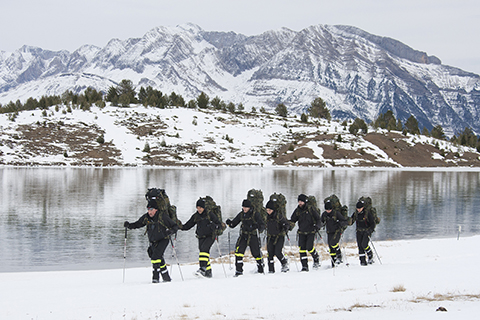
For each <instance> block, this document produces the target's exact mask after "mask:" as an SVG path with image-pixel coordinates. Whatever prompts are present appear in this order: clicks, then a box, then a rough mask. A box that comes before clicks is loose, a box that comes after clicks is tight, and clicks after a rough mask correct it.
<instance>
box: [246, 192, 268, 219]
mask: <svg viewBox="0 0 480 320" xmlns="http://www.w3.org/2000/svg"><path fill="white" fill-rule="evenodd" d="M247 199H248V200H250V202H251V203H252V206H253V211H254V212H258V213H260V215H261V217H262V219H263V221H264V222H265V221H267V210H266V209H265V207H264V206H263V192H262V190H256V189H251V190H249V191H248V192H247Z"/></svg>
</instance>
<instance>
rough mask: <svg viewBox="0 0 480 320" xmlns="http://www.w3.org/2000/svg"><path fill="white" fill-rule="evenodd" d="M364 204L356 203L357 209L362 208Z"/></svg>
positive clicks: (361, 202)
mask: <svg viewBox="0 0 480 320" xmlns="http://www.w3.org/2000/svg"><path fill="white" fill-rule="evenodd" d="M364 205H365V203H364V202H363V201H358V202H357V209H360V208H363V207H364Z"/></svg>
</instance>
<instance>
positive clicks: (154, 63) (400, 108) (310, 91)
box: [0, 24, 480, 136]
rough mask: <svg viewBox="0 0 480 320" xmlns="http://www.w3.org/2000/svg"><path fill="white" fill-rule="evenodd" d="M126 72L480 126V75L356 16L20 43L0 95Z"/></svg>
mask: <svg viewBox="0 0 480 320" xmlns="http://www.w3.org/2000/svg"><path fill="white" fill-rule="evenodd" d="M122 79H128V80H132V81H133V83H134V84H135V85H136V86H137V88H139V87H140V86H144V87H147V86H152V87H153V88H156V89H159V90H161V91H162V92H164V93H168V94H169V93H171V92H172V91H173V92H175V93H177V94H181V95H182V96H183V97H184V98H185V100H186V101H188V100H190V99H193V98H195V97H197V96H198V94H200V92H205V93H206V94H208V95H209V96H210V97H214V96H219V97H220V98H221V99H222V100H224V101H227V102H229V101H231V102H234V103H236V104H238V103H243V104H244V105H245V107H246V108H247V110H249V109H250V108H251V107H256V108H257V109H259V108H260V107H265V108H267V109H269V108H270V109H271V108H274V107H275V106H276V105H277V104H278V103H285V104H286V105H287V107H288V108H289V109H290V110H291V111H295V112H299V113H300V112H301V111H303V110H305V108H307V107H308V106H309V105H310V103H311V102H312V101H313V100H314V99H315V98H316V97H322V98H323V99H324V100H325V101H326V103H327V107H328V108H329V109H330V110H331V112H332V115H333V116H334V117H336V118H339V119H346V118H355V117H359V118H362V119H364V120H373V119H374V118H375V117H376V115H378V114H379V113H384V112H386V111H387V110H389V109H391V110H393V112H394V114H395V115H396V117H397V118H398V119H401V120H402V121H405V120H406V119H407V118H408V117H409V116H410V115H414V116H415V117H416V119H417V120H418V122H419V124H420V127H423V126H426V127H427V128H428V129H429V130H430V129H431V128H432V127H433V126H434V125H438V124H440V125H442V127H443V128H444V130H445V133H446V134H447V135H449V136H450V135H452V134H453V133H457V132H459V131H462V130H463V129H464V128H465V127H467V126H468V127H471V128H472V129H473V130H474V131H475V132H480V122H479V121H478V119H479V118H480V111H479V110H480V108H479V104H480V94H479V90H480V77H479V76H478V75H476V74H473V73H469V72H465V71H462V70H460V69H457V68H454V67H449V66H445V65H442V64H441V61H440V59H438V58H437V57H435V56H428V55H427V54H426V53H425V52H421V51H418V50H415V49H412V48H410V47H408V46H407V45H405V44H403V43H401V42H399V41H397V40H394V39H390V38H387V37H380V36H376V35H372V34H369V33H367V32H365V31H363V30H360V29H358V28H355V27H350V26H329V25H316V26H311V27H308V28H305V29H304V30H301V31H298V32H295V31H292V30H289V29H286V28H282V29H279V30H275V31H267V32H264V33H262V34H260V35H256V36H250V37H247V36H244V35H241V34H236V33H234V32H228V33H227V32H214V31H204V30H202V29H201V28H200V27H198V26H196V25H192V24H186V25H181V26H178V27H175V28H167V27H157V28H154V29H152V30H150V31H149V32H147V33H146V34H145V35H144V36H143V37H141V38H132V39H126V40H119V39H112V40H111V41H110V42H109V43H108V44H107V45H106V46H105V47H104V48H98V47H94V46H89V45H84V46H82V47H80V48H79V49H78V50H76V51H75V52H73V53H69V52H67V51H59V52H52V51H48V50H43V49H41V48H35V47H29V46H24V47H22V48H20V49H18V50H17V51H15V52H13V53H11V54H7V53H5V52H2V54H0V103H3V104H5V103H8V102H9V101H16V100H17V99H20V100H21V101H25V100H26V99H27V98H29V97H36V98H38V97H41V96H42V95H52V94H57V95H61V94H62V93H64V92H65V91H66V90H72V91H74V92H81V91H82V90H84V89H85V88H86V87H87V86H92V87H94V88H95V89H97V90H102V91H104V92H106V91H107V90H108V88H109V87H110V86H112V85H114V84H116V83H118V82H120V81H121V80H122Z"/></svg>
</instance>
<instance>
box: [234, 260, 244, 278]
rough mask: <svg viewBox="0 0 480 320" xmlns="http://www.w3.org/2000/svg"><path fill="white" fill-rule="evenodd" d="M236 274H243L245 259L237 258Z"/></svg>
mask: <svg viewBox="0 0 480 320" xmlns="http://www.w3.org/2000/svg"><path fill="white" fill-rule="evenodd" d="M235 270H236V273H235V274H243V258H242V257H239V256H235Z"/></svg>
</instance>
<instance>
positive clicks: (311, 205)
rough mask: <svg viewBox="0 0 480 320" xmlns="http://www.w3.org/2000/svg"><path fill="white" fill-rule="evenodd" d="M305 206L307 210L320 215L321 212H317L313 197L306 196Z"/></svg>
mask: <svg viewBox="0 0 480 320" xmlns="http://www.w3.org/2000/svg"><path fill="white" fill-rule="evenodd" d="M305 205H306V206H307V209H311V208H313V209H315V210H316V211H317V213H318V214H320V212H321V211H320V210H318V206H317V199H315V196H308V197H307V202H306V203H305Z"/></svg>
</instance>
